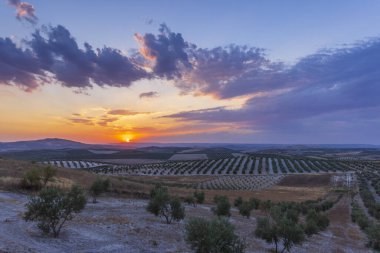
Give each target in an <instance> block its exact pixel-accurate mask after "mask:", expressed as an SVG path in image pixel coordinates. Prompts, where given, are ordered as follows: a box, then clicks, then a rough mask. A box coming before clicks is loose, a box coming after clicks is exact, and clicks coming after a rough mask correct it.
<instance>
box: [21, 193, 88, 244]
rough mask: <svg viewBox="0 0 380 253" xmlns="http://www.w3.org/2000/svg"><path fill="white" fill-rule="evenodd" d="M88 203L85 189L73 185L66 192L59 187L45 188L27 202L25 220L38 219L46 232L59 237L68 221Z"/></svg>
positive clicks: (38, 225) (41, 227)
mask: <svg viewBox="0 0 380 253" xmlns="http://www.w3.org/2000/svg"><path fill="white" fill-rule="evenodd" d="M85 205H86V197H85V196H84V193H83V190H82V189H81V188H79V187H77V186H73V187H72V188H71V189H70V191H68V192H64V191H63V190H61V189H59V188H45V189H43V190H41V192H40V193H39V195H38V196H33V197H31V198H30V199H29V202H28V203H27V204H26V208H27V211H26V212H25V214H24V217H23V218H24V220H25V221H37V222H38V223H37V227H38V228H39V229H41V230H42V231H43V232H44V233H45V234H49V233H53V236H54V237H58V235H59V233H60V231H61V229H62V227H63V225H64V224H65V222H66V221H68V220H72V219H73V218H74V214H75V213H79V212H81V211H82V210H83V208H84V207H85Z"/></svg>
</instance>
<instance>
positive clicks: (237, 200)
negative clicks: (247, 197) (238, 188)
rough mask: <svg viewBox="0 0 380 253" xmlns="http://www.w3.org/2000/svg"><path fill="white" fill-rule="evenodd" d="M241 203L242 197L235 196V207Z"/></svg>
mask: <svg viewBox="0 0 380 253" xmlns="http://www.w3.org/2000/svg"><path fill="white" fill-rule="evenodd" d="M242 203H243V199H242V197H238V198H236V199H235V201H234V206H235V207H239V206H240V205H241V204H242Z"/></svg>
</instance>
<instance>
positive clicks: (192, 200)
mask: <svg viewBox="0 0 380 253" xmlns="http://www.w3.org/2000/svg"><path fill="white" fill-rule="evenodd" d="M184 201H185V203H186V204H188V205H193V206H195V204H196V200H195V198H194V197H193V196H192V195H189V196H186V197H185V199H184Z"/></svg>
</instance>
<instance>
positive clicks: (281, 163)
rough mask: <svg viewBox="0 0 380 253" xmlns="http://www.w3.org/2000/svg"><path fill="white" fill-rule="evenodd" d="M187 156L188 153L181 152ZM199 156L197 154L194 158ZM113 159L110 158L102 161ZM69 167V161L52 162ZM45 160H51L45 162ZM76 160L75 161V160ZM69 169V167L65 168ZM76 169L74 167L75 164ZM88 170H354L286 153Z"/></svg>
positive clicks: (137, 172)
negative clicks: (290, 155) (289, 155)
mask: <svg viewBox="0 0 380 253" xmlns="http://www.w3.org/2000/svg"><path fill="white" fill-rule="evenodd" d="M183 155H185V156H186V155H188V154H183ZM197 158H199V157H197ZM101 161H108V162H112V160H101ZM53 162H55V163H57V162H58V163H60V164H61V165H66V166H63V167H67V166H69V164H68V161H53ZM44 163H51V161H45V162H44ZM76 163H78V161H76ZM67 168H70V167H67ZM76 168H77V167H76ZM89 168H91V171H93V172H95V173H101V174H119V175H151V176H160V175H162V176H168V175H177V176H179V175H187V176H193V175H284V174H293V173H296V174H297V173H304V174H307V173H335V172H345V171H350V170H352V169H357V165H356V164H355V163H353V164H351V163H348V162H343V161H332V160H321V159H309V158H293V157H286V156H251V155H239V156H235V157H230V158H224V159H202V160H190V161H170V160H167V161H162V162H156V163H154V162H151V163H135V164H124V165H122V164H107V163H104V164H101V163H99V165H97V166H89Z"/></svg>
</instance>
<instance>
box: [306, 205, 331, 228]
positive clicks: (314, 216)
mask: <svg viewBox="0 0 380 253" xmlns="http://www.w3.org/2000/svg"><path fill="white" fill-rule="evenodd" d="M306 222H314V223H315V225H316V226H317V228H318V231H322V230H325V229H326V228H327V227H328V226H329V223H330V221H329V219H328V218H327V216H326V215H324V214H321V213H317V212H316V211H315V210H310V211H309V212H308V213H307V215H306ZM318 231H317V232H318Z"/></svg>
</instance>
